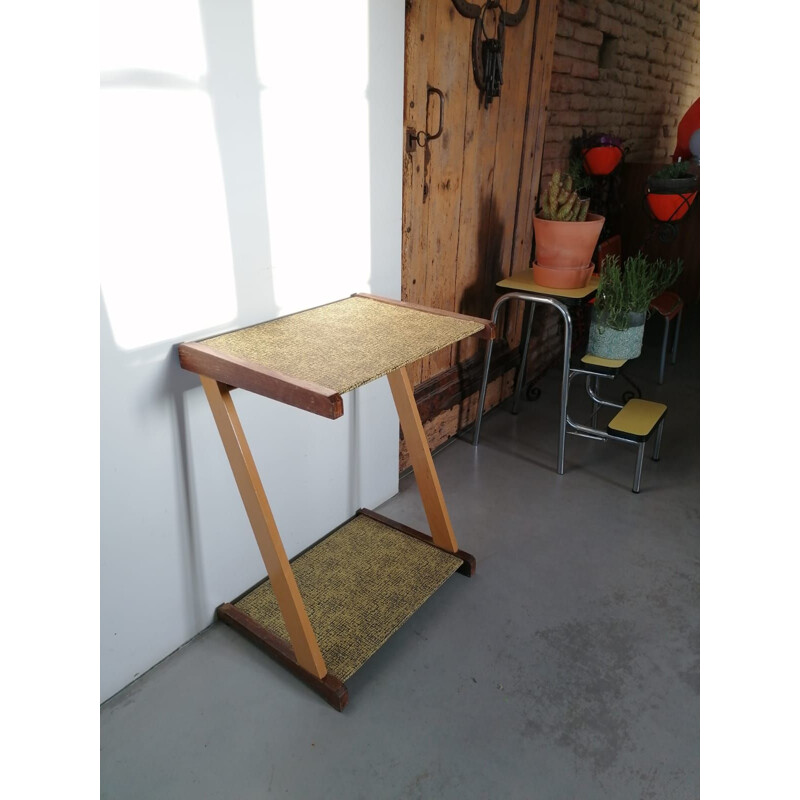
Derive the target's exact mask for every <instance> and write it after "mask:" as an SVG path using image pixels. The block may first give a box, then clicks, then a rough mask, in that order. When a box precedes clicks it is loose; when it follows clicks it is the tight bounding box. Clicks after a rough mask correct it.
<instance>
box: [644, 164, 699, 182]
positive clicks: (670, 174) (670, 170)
mask: <svg viewBox="0 0 800 800" xmlns="http://www.w3.org/2000/svg"><path fill="white" fill-rule="evenodd" d="M690 166H691V162H689V161H675V162H674V163H672V164H667V165H666V166H664V167H662V168H661V169H660V170H659V171H658V172H654V173H653V175H652V176H651V177H653V178H688V177H690V176H692V175H693V174H694V173H693V172H692V171H691V170H690V169H689V167H690Z"/></svg>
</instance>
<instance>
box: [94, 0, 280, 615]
mask: <svg viewBox="0 0 800 800" xmlns="http://www.w3.org/2000/svg"><path fill="white" fill-rule="evenodd" d="M199 12H200V30H201V32H202V46H203V48H204V50H205V54H206V62H207V63H206V69H205V78H202V77H200V78H198V79H188V78H185V77H183V76H180V75H176V74H171V73H167V72H159V71H156V70H151V69H134V68H131V69H118V70H114V71H106V72H103V73H101V82H100V83H101V90H102V91H103V92H104V93H107V94H106V95H105V96H104V97H103V99H104V100H108V101H109V102H108V105H107V108H108V112H107V116H106V118H105V119H106V122H108V125H107V126H106V127H105V130H104V131H103V133H104V142H103V146H104V153H105V155H106V156H107V158H106V161H105V163H104V164H103V167H104V173H105V174H104V178H105V182H106V186H105V187H104V189H105V191H104V195H105V197H104V201H107V202H105V203H104V205H105V206H106V215H105V218H104V220H103V225H104V228H105V229H104V231H103V233H104V235H105V236H106V237H107V242H108V243H107V244H106V246H105V247H104V250H105V252H104V258H103V262H104V268H103V275H102V282H103V295H102V297H101V325H100V333H101V346H102V348H103V350H104V358H103V361H102V363H103V373H104V375H103V377H104V381H103V386H104V388H103V394H104V395H105V401H106V402H105V403H103V404H102V405H103V406H105V409H106V413H107V414H109V415H111V414H116V413H119V416H120V417H123V416H124V413H125V411H126V409H125V408H121V406H124V404H127V403H130V402H131V396H133V397H135V398H136V400H135V401H133V403H134V406H133V407H132V408H130V409H129V413H130V412H132V414H133V421H134V424H137V425H138V424H139V423H140V422H141V424H142V427H143V428H144V427H145V426H146V425H147V424H148V420H150V419H151V418H152V415H153V413H154V412H156V413H157V412H159V411H160V412H161V413H162V414H163V413H164V412H165V411H166V414H167V417H168V419H169V423H168V424H169V428H170V430H171V433H172V437H173V442H172V446H173V453H175V454H176V456H177V457H176V459H175V461H174V462H173V463H174V464H175V465H176V470H177V474H176V475H175V476H174V480H173V485H174V487H175V490H176V491H177V494H178V500H177V515H178V524H179V527H180V531H179V537H178V538H179V548H180V551H181V556H180V559H179V560H180V562H181V568H182V569H184V570H185V574H184V575H183V580H182V581H180V583H181V584H182V586H183V595H184V601H185V606H184V608H185V610H186V613H187V615H188V618H189V619H188V622H189V623H190V624H191V625H192V626H193V627H194V628H195V629H196V630H199V629H200V628H202V627H205V626H206V625H207V624H208V622H209V619H208V610H207V608H206V606H205V603H207V602H208V601H207V598H206V587H205V584H204V577H203V569H202V558H201V554H200V543H199V541H198V532H197V528H196V524H195V523H196V517H197V498H196V496H195V490H194V481H193V475H192V468H191V464H192V457H191V453H190V438H189V431H188V425H187V417H188V409H187V393H188V392H189V390H191V389H194V390H195V391H197V387H198V380H197V376H195V375H193V374H191V373H188V372H185V371H184V370H182V369H181V367H180V365H179V362H178V354H177V344H178V343H179V342H181V341H184V340H186V339H188V338H194V337H195V336H197V335H198V333H199V334H200V335H202V334H203V333H204V332H205V333H209V334H210V333H212V332H216V331H219V330H223V329H225V327H226V325H227V326H228V327H229V326H230V323H231V322H232V321H234V320H237V319H238V320H241V319H242V318H243V317H244V318H251V319H252V320H253V321H255V320H256V318H261V319H264V318H268V317H269V316H273V315H274V314H275V313H276V304H275V298H274V292H273V287H272V276H271V253H270V237H269V220H268V213H267V199H266V186H265V164H264V153H263V144H262V129H261V109H260V93H261V85H260V82H259V78H258V73H257V66H256V54H255V45H254V41H255V37H254V30H253V8H252V4H251V3H249V2H242V3H233V4H226V3H218V2H214V1H213V0H201V2H200V3H199ZM232 41H235V42H236V46H235V47H232V46H231V42H232ZM198 46H199V43H198ZM204 106H207V107H208V108H210V115H204V114H203V113H200V114H197V113H195V112H196V111H197V109H201V110H202V109H203V107H204ZM164 114H165V115H166V116H164ZM190 123H205V127H206V129H205V130H200V129H198V128H197V127H195V128H194V129H193V128H191V127H189V125H190ZM181 125H182V126H183V127H180V126H181ZM133 126H135V130H133V131H132V135H130V136H128V135H126V132H125V131H124V130H121V129H122V128H124V127H128V129H129V130H130V129H131V128H132V127H133ZM170 126H172V130H171V131H170V129H169V128H170ZM175 126H179V128H180V129H179V130H177V131H176V130H175ZM117 134H121V137H122V138H121V139H120V138H117V137H116V135H117ZM198 141H202V142H204V143H206V144H208V145H209V146H208V147H206V148H202V147H198V146H197V142H198ZM214 141H215V142H216V149H217V152H213V149H212V147H211V143H213V142H214ZM122 160H126V161H128V163H130V164H131V165H132V167H131V168H130V169H129V170H128V171H127V172H124V173H121V172H120V170H118V169H117V164H118V163H120V162H121V161H122ZM216 170H218V174H219V177H220V180H219V181H218V182H217V181H215V177H214V175H215V171H216ZM203 174H211V176H212V177H211V178H210V179H209V180H204V179H203V178H202V177H201V176H202V175H203ZM143 176H144V177H143ZM148 181H149V182H150V184H149V185H148ZM214 194H217V195H220V196H212V195H214ZM193 195H194V196H193ZM194 201H196V202H198V203H199V205H198V206H193V205H192V204H193V202H194ZM170 206H171V207H172V210H173V211H174V216H173V217H172V219H170ZM154 207H155V210H154ZM187 207H188V209H187ZM198 209H199V210H198ZM164 217H167V218H166V219H164ZM220 218H221V219H225V220H227V230H226V231H223V232H222V234H221V235H220V233H219V231H220V223H221V219H220ZM171 221H172V222H174V226H173V227H170V224H171ZM208 226H212V227H216V229H217V235H216V237H215V239H214V242H213V243H211V244H209V245H208V246H207V249H206V250H205V251H203V252H197V251H196V249H193V247H194V248H196V246H197V245H196V242H197V241H198V240H199V241H200V242H201V243H202V242H204V241H205V242H208V241H209V240H208V238H207V230H206V228H207V227H208ZM112 235H113V238H114V239H115V240H116V241H110V242H109V241H108V240H110V239H111V238H112ZM204 236H206V239H205V240H204ZM125 242H128V243H129V249H128V250H127V251H126V252H123V251H122V248H124V247H125ZM220 242H222V243H223V244H224V245H226V246H227V247H228V248H229V251H228V252H226V251H225V249H226V248H225V247H223V246H222V245H221V244H220ZM132 262H133V263H132ZM225 263H227V264H228V265H229V266H230V272H229V273H226V272H225V271H224V269H223V270H222V271H221V270H220V266H219V265H220V264H225ZM231 283H232V285H230V284H231ZM225 296H229V297H230V300H231V301H232V302H221V301H220V297H225ZM203 305H205V308H202V306H203ZM181 309H183V310H184V311H183V313H182V312H181ZM181 325H183V326H184V327H180V326H181ZM198 325H199V326H200V327H197V326H198ZM165 334H167V336H165ZM122 386H129V387H131V391H130V392H129V393H127V394H126V393H125V392H123V391H122ZM149 424H153V423H152V422H151V423H149ZM131 433H132V432H131V431H128V436H131ZM134 435H135V433H134ZM115 441H117V440H116V439H115ZM112 448H113V444H112V443H110V442H109V443H107V446H106V449H105V451H104V453H105V456H106V459H105V460H106V461H107V462H111V464H108V463H107V464H106V466H111V465H112V464H113V463H114V462H116V460H117V459H119V460H120V461H122V460H123V459H125V458H126V457H130V458H131V460H133V459H134V458H135V456H134V455H133V454H130V453H128V454H127V456H126V455H123V454H122V453H113V454H112ZM141 457H142V458H144V459H147V457H148V454H146V453H145V454H144V455H143V456H141ZM151 466H152V468H153V469H157V468H158V467H157V466H156V465H155V464H153V465H151ZM140 468H141V466H140ZM131 490H132V491H134V487H131ZM106 502H108V498H107V499H106ZM176 533H177V532H176Z"/></svg>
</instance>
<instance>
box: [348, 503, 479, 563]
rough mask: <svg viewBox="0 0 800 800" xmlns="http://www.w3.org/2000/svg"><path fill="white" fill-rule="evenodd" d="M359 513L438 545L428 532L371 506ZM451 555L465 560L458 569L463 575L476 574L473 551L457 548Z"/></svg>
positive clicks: (432, 544)
mask: <svg viewBox="0 0 800 800" xmlns="http://www.w3.org/2000/svg"><path fill="white" fill-rule="evenodd" d="M358 513H359V514H363V515H364V516H365V517H370V518H371V519H374V520H375V521H376V522H380V523H381V524H383V525H386V527H387V528H393V529H394V530H396V531H399V532H400V533H405V534H406V535H407V536H411V537H412V538H414V539H418V540H419V541H420V542H424V543H425V544H427V545H430V546H431V547H436V545H435V544H434V542H433V539H432V538H431V537H430V536H428V535H427V534H424V533H421V532H420V531H418V530H415V529H414V528H409V527H408V525H403V523H402V522H396V521H395V520H393V519H389V517H384V516H383V514H378V512H377V511H372V510H371V509H369V508H359V509H358ZM436 549H437V550H442V552H444V553H447V552H449V551H448V550H443V549H442V548H441V547H436ZM450 555H454V556H456V558H460V559H461V560H462V561H463V562H464V563H463V564H462V565H461V566H460V567H459V568H458V569H457V570H456V571H457V572H459V573H461V574H462V575H466V576H467V577H468V578H471V577H472V576H473V575H474V574H475V569H476V566H477V563H476V561H475V556H473V555H472V554H471V553H467V552H466V550H456V552H455V553H450Z"/></svg>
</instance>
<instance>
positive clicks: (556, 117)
mask: <svg viewBox="0 0 800 800" xmlns="http://www.w3.org/2000/svg"><path fill="white" fill-rule="evenodd" d="M580 121H581V115H580V114H579V113H578V112H577V111H551V112H550V115H549V116H548V118H547V122H548V124H550V125H579V124H580Z"/></svg>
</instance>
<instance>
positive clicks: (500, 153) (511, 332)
mask: <svg viewBox="0 0 800 800" xmlns="http://www.w3.org/2000/svg"><path fill="white" fill-rule="evenodd" d="M535 11H536V7H535V5H534V6H532V7H529V9H528V13H527V14H526V15H525V19H524V20H523V21H522V22H521V23H520V24H519V25H518V26H517V27H515V28H509V29H507V30H506V43H505V58H504V69H503V88H502V91H501V94H500V98H499V102H500V124H499V130H500V131H501V134H500V135H499V136H498V138H497V147H496V152H495V173H494V184H493V198H494V202H495V207H496V209H497V213H498V218H499V220H500V221H501V224H502V226H503V237H502V247H501V252H500V256H499V258H500V272H501V274H502V275H503V277H507V276H508V275H509V274H510V271H511V251H512V243H513V241H514V221H515V219H516V213H517V196H518V193H519V191H520V177H521V174H522V170H521V162H522V144H523V137H524V135H525V119H526V114H527V110H528V93H529V87H530V62H531V56H532V53H533V41H534V31H535V27H536V14H535ZM514 305H515V308H513V309H510V311H509V312H508V314H507V319H506V336H507V338H508V342H509V344H510V345H511V346H512V347H516V346H517V345H518V344H519V338H520V335H519V334H520V331H519V328H520V325H519V323H520V320H521V316H522V309H521V308H520V307H519V306H521V304H514Z"/></svg>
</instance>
